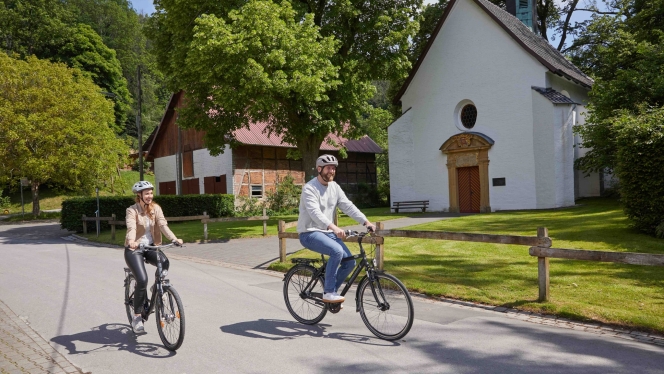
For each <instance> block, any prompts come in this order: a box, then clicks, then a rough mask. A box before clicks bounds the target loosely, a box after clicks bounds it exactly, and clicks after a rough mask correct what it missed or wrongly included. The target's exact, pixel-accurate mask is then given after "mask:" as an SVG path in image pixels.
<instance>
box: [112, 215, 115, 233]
mask: <svg viewBox="0 0 664 374" xmlns="http://www.w3.org/2000/svg"><path fill="white" fill-rule="evenodd" d="M111 218H113V221H115V213H113V214H111ZM111 222H112V221H111ZM111 240H115V225H111Z"/></svg>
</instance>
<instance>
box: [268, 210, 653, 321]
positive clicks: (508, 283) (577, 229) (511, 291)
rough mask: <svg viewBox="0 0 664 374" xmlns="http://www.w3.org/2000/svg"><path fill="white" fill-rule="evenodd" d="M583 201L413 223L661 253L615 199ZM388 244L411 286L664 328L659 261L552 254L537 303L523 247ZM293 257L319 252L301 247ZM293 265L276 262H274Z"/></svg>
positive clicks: (532, 263)
mask: <svg viewBox="0 0 664 374" xmlns="http://www.w3.org/2000/svg"><path fill="white" fill-rule="evenodd" d="M578 203H579V204H581V206H577V207H573V208H567V209H559V210H544V211H516V212H499V213H491V214H478V215H472V216H466V217H461V218H455V219H450V220H445V221H438V222H434V223H429V224H423V225H417V226H412V227H409V228H408V229H409V230H438V231H460V232H476V233H491V234H513V235H529V236H535V235H536V231H537V227H538V226H543V227H547V228H548V229H549V236H550V237H551V238H552V240H553V246H554V247H556V248H578V249H590V250H606V251H616V252H644V253H660V254H662V253H664V240H662V239H656V238H653V237H650V236H647V235H644V234H641V233H640V232H638V231H636V230H633V229H631V228H629V222H628V220H627V218H626V217H625V215H624V214H623V212H622V209H621V208H620V206H619V204H618V202H617V201H616V200H612V199H599V198H598V199H584V200H580V201H578ZM385 248H386V249H385V252H386V253H385V257H386V258H385V270H386V271H387V272H389V273H392V274H394V275H395V276H397V277H398V278H399V279H401V280H402V281H403V282H404V283H405V284H406V286H408V288H409V289H411V290H414V291H418V292H422V293H425V294H428V295H432V296H446V297H451V298H456V299H463V300H471V301H475V302H481V303H486V304H491V305H503V306H509V307H516V308H519V309H523V310H530V311H535V312H541V313H547V314H555V315H559V316H563V317H568V318H573V319H579V320H595V321H601V322H606V323H611V324H617V325H621V326H625V327H634V328H637V329H640V330H646V331H657V332H660V333H662V332H664V271H663V270H662V268H660V267H654V266H637V265H624V264H614V263H602V262H590V261H573V260H563V259H551V260H550V289H551V300H550V302H547V303H538V302H537V301H536V300H537V295H538V286H537V258H535V257H531V256H530V255H529V254H528V247H526V246H515V245H500V244H485V243H470V242H453V241H442V240H423V239H408V238H386V243H385ZM351 250H353V249H352V248H351ZM293 256H296V257H308V256H312V257H316V256H318V255H317V254H315V253H313V252H310V251H301V252H299V253H297V254H294V255H293ZM288 266H290V264H278V263H276V264H273V265H272V266H271V268H272V269H275V270H283V269H284V268H285V267H288Z"/></svg>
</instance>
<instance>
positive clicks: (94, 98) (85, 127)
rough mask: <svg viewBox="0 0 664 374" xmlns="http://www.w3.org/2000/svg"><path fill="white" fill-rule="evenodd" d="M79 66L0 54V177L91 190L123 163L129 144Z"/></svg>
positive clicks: (36, 186)
mask: <svg viewBox="0 0 664 374" xmlns="http://www.w3.org/2000/svg"><path fill="white" fill-rule="evenodd" d="M100 91H101V90H100V88H99V86H97V85H95V84H94V83H93V82H92V80H91V79H90V78H88V77H87V76H86V75H85V74H82V73H81V72H80V70H78V69H71V68H68V67H67V66H66V65H64V64H61V63H51V62H48V61H46V60H40V59H37V58H36V57H28V58H27V59H25V60H21V59H16V58H12V57H9V56H8V55H6V54H5V53H2V52H0V142H1V143H2V144H3V147H1V148H0V164H2V165H3V167H2V169H0V180H2V181H3V182H6V181H16V178H20V177H26V178H27V179H29V180H30V181H31V185H32V195H33V214H35V215H36V214H39V186H40V185H41V184H43V183H45V182H47V181H48V182H50V183H56V184H58V185H59V186H62V187H64V188H67V189H71V190H91V189H94V187H95V186H99V184H100V183H102V182H103V181H106V180H109V179H110V177H111V175H112V174H113V173H115V172H116V170H117V168H118V167H119V166H121V165H123V164H124V161H125V158H126V155H127V151H128V148H127V146H126V144H125V143H124V142H123V141H122V140H121V139H119V138H118V137H117V136H116V134H115V133H114V131H113V130H112V126H113V123H114V115H113V104H112V103H111V102H110V101H109V100H107V99H105V97H104V96H103V94H102V93H101V92H100Z"/></svg>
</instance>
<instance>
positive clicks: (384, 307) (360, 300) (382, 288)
mask: <svg viewBox="0 0 664 374" xmlns="http://www.w3.org/2000/svg"><path fill="white" fill-rule="evenodd" d="M367 234H368V232H366V233H358V232H357V231H351V230H348V231H346V236H347V237H354V236H357V238H358V239H357V242H358V243H359V245H360V254H358V255H354V256H353V257H348V258H345V259H343V260H342V261H352V260H360V261H359V264H358V265H357V266H356V267H355V269H354V270H353V273H352V274H351V276H350V280H349V281H348V283H346V286H345V287H344V289H343V290H342V291H341V296H345V295H346V293H347V292H348V290H349V289H350V287H351V286H352V285H353V283H354V282H355V279H357V276H358V275H359V274H360V272H361V271H362V269H366V274H365V275H364V277H363V278H362V279H361V280H360V282H359V284H358V286H357V290H356V291H355V307H356V312H359V313H360V316H361V317H362V321H363V322H364V324H365V325H366V326H367V328H368V329H369V330H370V331H371V332H372V333H373V334H374V335H376V336H377V337H379V338H381V339H385V340H397V339H401V338H403V337H404V336H406V334H408V332H409V331H410V328H411V327H412V326H413V319H414V314H415V312H414V309H413V301H412V300H411V298H410V294H409V293H408V290H407V289H406V286H404V285H403V283H401V281H400V280H398V279H397V278H396V277H394V276H393V275H390V274H387V273H384V272H383V271H381V270H378V269H377V266H376V259H375V258H373V254H374V251H375V240H374V241H372V242H371V244H370V249H369V251H368V252H369V254H370V255H369V256H367V252H365V250H364V248H363V246H362V239H363V238H364V237H365V236H366V235H367ZM372 238H373V237H372ZM368 257H370V258H371V260H369V259H368ZM292 262H293V263H295V264H296V265H295V266H293V268H291V269H290V270H289V271H288V273H286V275H285V276H284V299H285V301H286V307H287V308H288V311H289V312H290V314H291V315H292V316H293V318H295V319H296V320H297V321H298V322H300V323H304V324H307V325H314V324H316V323H318V322H320V321H321V320H322V319H323V318H324V317H325V315H326V314H327V312H328V311H330V312H332V313H338V312H339V311H340V310H341V303H325V302H323V284H324V283H325V266H326V265H327V263H326V261H325V256H323V255H321V259H320V260H318V259H309V258H294V259H292ZM317 262H322V264H321V265H320V266H318V267H315V266H314V264H315V263H317Z"/></svg>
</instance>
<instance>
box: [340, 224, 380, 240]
mask: <svg viewBox="0 0 664 374" xmlns="http://www.w3.org/2000/svg"><path fill="white" fill-rule="evenodd" d="M372 232H374V231H373V230H371V228H369V227H367V232H362V233H360V232H358V231H353V230H345V231H344V234H346V237H347V238H352V237H354V236H359V235H360V234H362V235H366V234H369V233H372Z"/></svg>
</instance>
